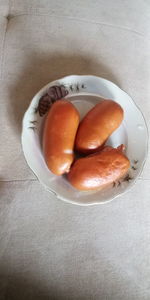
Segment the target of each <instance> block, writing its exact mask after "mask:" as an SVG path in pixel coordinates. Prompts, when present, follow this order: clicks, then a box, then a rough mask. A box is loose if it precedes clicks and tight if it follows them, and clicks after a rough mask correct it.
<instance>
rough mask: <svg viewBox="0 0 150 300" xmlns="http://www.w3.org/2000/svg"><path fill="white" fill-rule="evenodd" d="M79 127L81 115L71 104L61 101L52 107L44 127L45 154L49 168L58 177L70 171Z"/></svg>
mask: <svg viewBox="0 0 150 300" xmlns="http://www.w3.org/2000/svg"><path fill="white" fill-rule="evenodd" d="M78 125H79V113H78V111H77V110H76V108H75V107H74V106H73V104H72V103H71V102H69V101H67V100H59V101H57V102H55V103H54V104H53V105H52V107H51V109H50V110H49V112H48V115H47V118H46V121H45V126H44V133H43V152H44V157H45V161H46V163H47V166H48V168H49V169H50V171H51V172H53V173H54V174H56V175H62V174H64V173H66V172H68V171H69V169H70V166H71V164H72V162H73V159H74V154H73V148H74V141H75V136H76V132H77V128H78Z"/></svg>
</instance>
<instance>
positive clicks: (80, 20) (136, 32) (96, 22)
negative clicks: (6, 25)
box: [10, 13, 145, 37]
mask: <svg viewBox="0 0 150 300" xmlns="http://www.w3.org/2000/svg"><path fill="white" fill-rule="evenodd" d="M20 16H47V17H54V18H65V19H68V20H74V21H77V22H83V23H91V24H97V25H102V26H109V27H113V28H117V29H121V30H126V31H130V32H133V33H135V34H137V35H139V36H142V37H145V34H144V33H142V32H139V31H136V30H134V29H131V28H128V27H124V26H121V25H115V24H109V23H105V22H99V21H94V20H87V19H84V18H78V17H70V16H67V15H63V16H62V15H59V14H56V15H55V14H48V13H45V14H40V13H20V14H16V15H11V16H10V19H13V18H16V17H20Z"/></svg>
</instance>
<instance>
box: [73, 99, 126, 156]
mask: <svg viewBox="0 0 150 300" xmlns="http://www.w3.org/2000/svg"><path fill="white" fill-rule="evenodd" d="M122 120H123V109H122V107H121V106H120V105H119V104H118V103H116V102H115V101H113V100H105V99H104V100H102V101H101V102H100V103H98V104H97V105H95V106H94V107H93V108H92V109H91V110H90V111H89V112H88V113H87V114H86V116H85V117H84V118H83V120H82V121H81V123H80V125H79V128H78V131H77V135H76V141H75V148H76V150H77V151H78V152H80V153H85V154H90V153H94V152H96V151H98V150H99V149H100V148H101V146H102V145H104V143H105V142H106V140H107V139H108V137H109V136H110V135H111V134H112V133H113V131H114V130H116V129H117V128H118V127H119V125H120V124H121V122H122Z"/></svg>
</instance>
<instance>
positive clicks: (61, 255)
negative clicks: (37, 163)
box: [0, 0, 150, 300]
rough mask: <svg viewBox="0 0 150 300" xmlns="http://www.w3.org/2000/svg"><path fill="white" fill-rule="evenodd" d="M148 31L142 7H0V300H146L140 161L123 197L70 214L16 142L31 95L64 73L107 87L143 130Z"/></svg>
mask: <svg viewBox="0 0 150 300" xmlns="http://www.w3.org/2000/svg"><path fill="white" fill-rule="evenodd" d="M149 28H150V1H149V0H145V1H144V0H131V1H129V0H125V1H122V0H116V1H115V0H114V1H113V0H107V1H104V0H97V1H95V0H93V1H90V0H74V1H72V0H66V1H61V0H32V1H31V0H10V1H8V0H0V59H1V60H0V71H1V75H0V76H1V79H0V83H1V85H0V128H1V130H0V299H1V300H26V299H27V300H30V299H36V300H37V299H40V300H44V299H60V300H62V299H68V300H72V299H73V300H75V299H78V300H82V299H88V300H90V299H92V300H120V299H121V300H134V299H135V300H141V299H142V300H149V299H150V155H149V157H148V160H147V163H146V166H145V168H144V171H143V173H142V175H141V176H140V178H139V179H138V181H137V183H136V185H135V186H134V187H133V188H132V190H131V191H129V192H128V193H127V194H125V195H124V196H122V197H120V198H118V199H116V200H115V201H113V202H112V203H109V204H106V205H102V206H101V205H99V206H93V207H78V206H73V205H69V204H66V203H63V202H61V201H59V200H57V199H55V197H54V196H52V195H51V194H49V193H48V192H47V191H45V190H44V188H43V187H42V186H41V185H40V183H39V182H38V181H37V179H36V177H35V176H34V174H33V173H32V172H31V170H30V169H29V167H28V166H27V164H26V161H25V159H24V157H23V153H22V149H21V145H20V133H21V120H22V117H23V114H24V112H25V110H26V108H27V107H28V104H29V103H30V100H31V99H32V97H33V95H34V94H35V93H36V92H37V91H38V90H39V89H40V88H41V87H42V86H43V85H45V84H46V83H48V82H50V81H51V80H54V79H57V78H59V77H61V76H64V75H67V74H95V75H98V76H102V77H104V78H107V79H109V80H112V81H113V82H114V83H116V84H118V85H119V86H120V87H121V88H122V89H123V90H125V91H127V92H128V93H129V94H130V95H131V96H132V98H133V99H134V100H135V102H136V103H137V105H138V106H139V107H140V109H141V110H142V111H143V113H144V115H145V118H146V120H147V123H148V125H149V127H150V29H149ZM140 146H141V147H142V145H140Z"/></svg>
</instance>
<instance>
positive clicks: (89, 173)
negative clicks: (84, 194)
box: [68, 146, 130, 191]
mask: <svg viewBox="0 0 150 300" xmlns="http://www.w3.org/2000/svg"><path fill="white" fill-rule="evenodd" d="M122 148H123V147H122V146H120V147H118V148H117V149H116V148H112V147H109V146H106V147H104V149H103V150H102V151H101V152H98V153H95V154H91V155H89V156H86V157H84V158H80V159H78V160H77V161H76V162H75V163H74V164H73V165H72V167H71V170H70V172H69V174H68V179H69V182H70V183H71V184H72V185H73V186H74V187H75V188H76V189H78V190H81V191H90V190H91V191H92V190H102V189H103V188H106V187H107V186H109V185H111V184H112V183H113V182H114V181H116V180H118V179H120V178H121V177H123V176H124V175H125V174H126V173H127V170H128V169H129V166H130V162H129V160H128V158H127V157H126V156H125V155H124V154H123V152H122Z"/></svg>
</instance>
